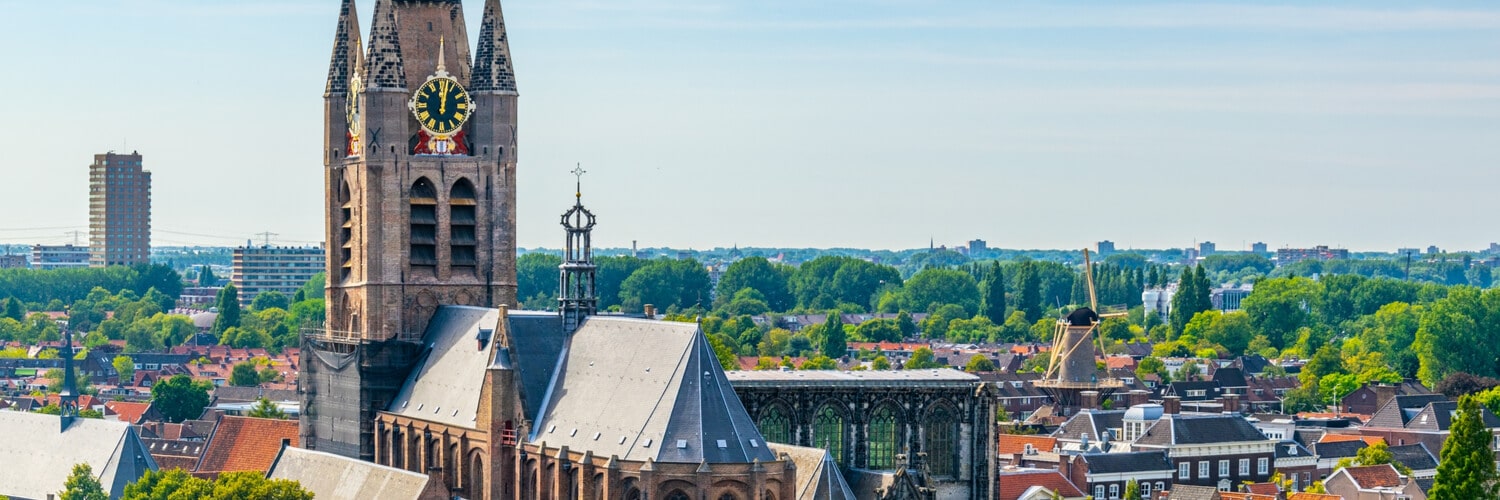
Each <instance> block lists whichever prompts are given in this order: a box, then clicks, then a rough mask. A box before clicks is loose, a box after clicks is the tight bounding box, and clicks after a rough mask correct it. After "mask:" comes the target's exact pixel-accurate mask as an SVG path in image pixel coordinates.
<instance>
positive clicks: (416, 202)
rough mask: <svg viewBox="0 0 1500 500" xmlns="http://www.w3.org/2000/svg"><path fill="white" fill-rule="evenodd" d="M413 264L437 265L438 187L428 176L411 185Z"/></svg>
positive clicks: (422, 265) (413, 265)
mask: <svg viewBox="0 0 1500 500" xmlns="http://www.w3.org/2000/svg"><path fill="white" fill-rule="evenodd" d="M410 204H411V234H410V237H411V256H410V258H411V265H412V267H413V268H416V267H432V266H436V265H437V189H435V188H433V186H432V181H429V180H427V178H426V177H423V178H420V179H417V182H416V183H415V184H412V186H411V202H410Z"/></svg>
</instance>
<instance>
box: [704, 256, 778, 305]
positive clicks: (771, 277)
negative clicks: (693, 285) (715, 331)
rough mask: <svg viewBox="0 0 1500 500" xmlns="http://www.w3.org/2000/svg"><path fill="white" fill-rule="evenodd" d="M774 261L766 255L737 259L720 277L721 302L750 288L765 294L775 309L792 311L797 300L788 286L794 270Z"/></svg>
mask: <svg viewBox="0 0 1500 500" xmlns="http://www.w3.org/2000/svg"><path fill="white" fill-rule="evenodd" d="M784 267H785V266H779V265H777V264H772V263H771V262H770V261H768V260H766V258H765V257H749V258H745V259H740V260H737V261H735V262H734V263H733V264H730V265H729V268H728V269H725V270H724V275H723V276H721V277H720V278H719V288H718V295H717V298H718V301H717V302H718V303H719V304H725V303H728V302H729V300H730V299H731V298H732V297H733V296H734V295H735V294H736V293H737V292H739V291H740V290H742V289H745V288H749V289H752V290H755V291H757V292H760V295H761V297H762V298H763V300H765V302H766V304H767V305H769V306H770V308H771V310H773V311H787V310H790V309H791V308H792V307H793V306H794V305H795V303H796V299H795V297H793V296H792V291H791V289H790V288H788V287H787V276H788V275H790V274H791V270H790V269H784Z"/></svg>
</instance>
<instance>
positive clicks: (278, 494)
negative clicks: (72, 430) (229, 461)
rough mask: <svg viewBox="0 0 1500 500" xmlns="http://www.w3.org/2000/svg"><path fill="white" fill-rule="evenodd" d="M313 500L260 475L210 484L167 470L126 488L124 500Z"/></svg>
mask: <svg viewBox="0 0 1500 500" xmlns="http://www.w3.org/2000/svg"><path fill="white" fill-rule="evenodd" d="M312 497H313V495H312V493H311V492H309V491H307V490H306V489H304V488H303V487H302V486H301V485H299V484H297V482H295V481H288V480H285V479H266V477H265V475H264V474H263V473H259V472H226V473H223V474H220V475H219V477H218V479H215V480H208V479H199V478H196V477H193V476H192V475H191V474H188V473H187V472H186V471H183V470H182V469H163V470H156V471H147V472H146V473H145V474H143V475H142V476H141V477H140V479H137V480H136V482H134V483H131V484H129V485H127V486H125V491H124V492H122V493H121V496H120V499H121V500H156V499H178V498H194V499H201V500H231V499H242V498H255V499H264V500H311V499H312Z"/></svg>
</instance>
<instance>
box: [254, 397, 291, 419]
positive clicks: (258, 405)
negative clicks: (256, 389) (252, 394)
mask: <svg viewBox="0 0 1500 500" xmlns="http://www.w3.org/2000/svg"><path fill="white" fill-rule="evenodd" d="M249 415H250V416H251V417H255V418H274V419H276V420H286V412H283V411H281V407H278V406H276V403H273V402H271V400H269V399H266V398H260V399H257V400H255V406H252V407H250V413H249Z"/></svg>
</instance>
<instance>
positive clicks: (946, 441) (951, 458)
mask: <svg viewBox="0 0 1500 500" xmlns="http://www.w3.org/2000/svg"><path fill="white" fill-rule="evenodd" d="M925 434H926V437H927V439H926V442H925V443H922V449H923V450H925V451H926V452H927V466H928V470H929V471H931V473H932V475H934V476H955V475H958V453H957V449H958V446H956V445H957V444H958V420H957V419H955V418H954V417H953V413H952V412H951V411H949V410H948V408H947V407H945V406H939V407H938V408H937V409H936V410H933V412H932V413H931V414H930V415H929V416H928V418H927V432H926V433H925Z"/></svg>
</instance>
